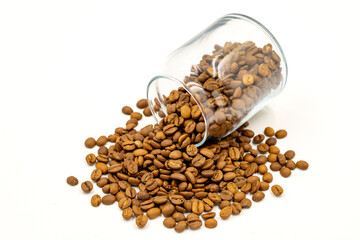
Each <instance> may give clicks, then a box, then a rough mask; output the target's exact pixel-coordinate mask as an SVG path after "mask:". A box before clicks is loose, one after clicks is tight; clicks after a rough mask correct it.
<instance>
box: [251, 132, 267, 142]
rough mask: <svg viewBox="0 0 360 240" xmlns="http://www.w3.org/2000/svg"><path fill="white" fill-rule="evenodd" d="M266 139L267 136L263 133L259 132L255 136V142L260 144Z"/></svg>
mask: <svg viewBox="0 0 360 240" xmlns="http://www.w3.org/2000/svg"><path fill="white" fill-rule="evenodd" d="M264 139H265V136H264V135H263V134H258V135H256V136H255V137H254V138H253V143H255V144H259V143H261V142H262V141H264Z"/></svg>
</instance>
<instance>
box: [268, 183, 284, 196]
mask: <svg viewBox="0 0 360 240" xmlns="http://www.w3.org/2000/svg"><path fill="white" fill-rule="evenodd" d="M271 191H272V192H273V193H274V194H275V195H276V196H280V195H281V194H282V193H283V192H284V190H283V189H282V187H281V186H279V185H273V186H272V187H271Z"/></svg>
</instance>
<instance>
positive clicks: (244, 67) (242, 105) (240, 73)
mask: <svg viewBox="0 0 360 240" xmlns="http://www.w3.org/2000/svg"><path fill="white" fill-rule="evenodd" d="M280 63H281V59H280V57H279V56H278V54H277V53H276V52H275V51H274V50H273V48H272V45H271V44H266V45H265V46H263V47H257V46H256V45H255V43H254V42H252V41H247V42H244V43H238V42H235V43H232V42H226V43H225V44H224V46H219V45H215V47H214V51H213V52H212V54H211V55H204V56H203V57H202V60H201V61H200V62H199V63H198V64H195V65H193V66H192V68H191V70H190V74H189V76H186V77H185V79H184V81H183V82H184V84H186V87H187V88H188V89H189V91H190V92H191V93H192V94H193V96H194V98H195V99H196V101H197V102H198V104H199V105H200V106H201V109H202V110H203V114H204V115H205V117H206V119H207V121H208V124H209V131H208V138H215V139H217V138H221V137H224V136H226V135H227V134H229V133H231V132H232V131H233V130H235V129H236V128H237V127H238V126H239V124H240V122H241V121H242V120H243V119H244V118H245V117H246V116H247V115H248V114H249V113H250V112H251V111H252V110H253V109H254V108H255V106H257V104H259V103H260V102H261V101H264V100H265V98H266V97H267V96H269V94H270V93H271V92H272V91H273V90H276V89H278V87H279V86H280V85H281V82H282V81H283V76H282V74H281V70H282V69H281V67H280ZM178 99H179V94H178V93H177V92H176V91H175V92H172V93H170V95H169V96H168V97H166V96H159V97H156V98H155V99H152V101H153V103H154V107H153V109H154V111H155V112H156V114H157V115H158V116H159V117H160V118H164V117H165V116H166V115H165V113H164V112H165V109H161V108H166V111H167V114H168V115H169V114H171V113H173V112H174V109H175V108H179V107H181V106H179V102H180V103H181V102H183V100H184V99H180V101H177V100H178ZM192 102H193V104H194V102H195V101H194V99H192ZM196 108H197V109H192V108H191V109H189V108H185V109H184V114H185V116H189V113H192V112H193V111H195V112H198V115H197V116H198V117H197V118H194V116H191V118H192V119H194V121H195V122H196V123H197V122H201V119H200V115H201V114H200V110H198V108H199V107H197V106H196ZM182 116H183V115H182ZM183 117H184V116H183ZM184 118H185V119H186V117H184ZM200 133H201V132H200ZM202 133H204V132H202ZM280 134H281V133H280ZM198 138H199V137H198ZM279 138H280V137H279Z"/></svg>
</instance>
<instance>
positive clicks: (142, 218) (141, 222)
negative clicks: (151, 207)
mask: <svg viewBox="0 0 360 240" xmlns="http://www.w3.org/2000/svg"><path fill="white" fill-rule="evenodd" d="M147 222H148V217H147V216H146V215H139V216H137V217H136V225H137V226H138V227H139V228H143V227H145V225H146V224H147Z"/></svg>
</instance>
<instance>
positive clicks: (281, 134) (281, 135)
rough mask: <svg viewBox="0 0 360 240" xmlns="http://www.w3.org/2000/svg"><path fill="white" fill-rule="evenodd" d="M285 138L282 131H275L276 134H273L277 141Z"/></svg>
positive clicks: (285, 133) (284, 131)
mask: <svg viewBox="0 0 360 240" xmlns="http://www.w3.org/2000/svg"><path fill="white" fill-rule="evenodd" d="M286 136H287V132H286V130H284V129H280V130H277V131H276V133H275V137H276V138H277V139H281V138H284V137H286Z"/></svg>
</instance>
